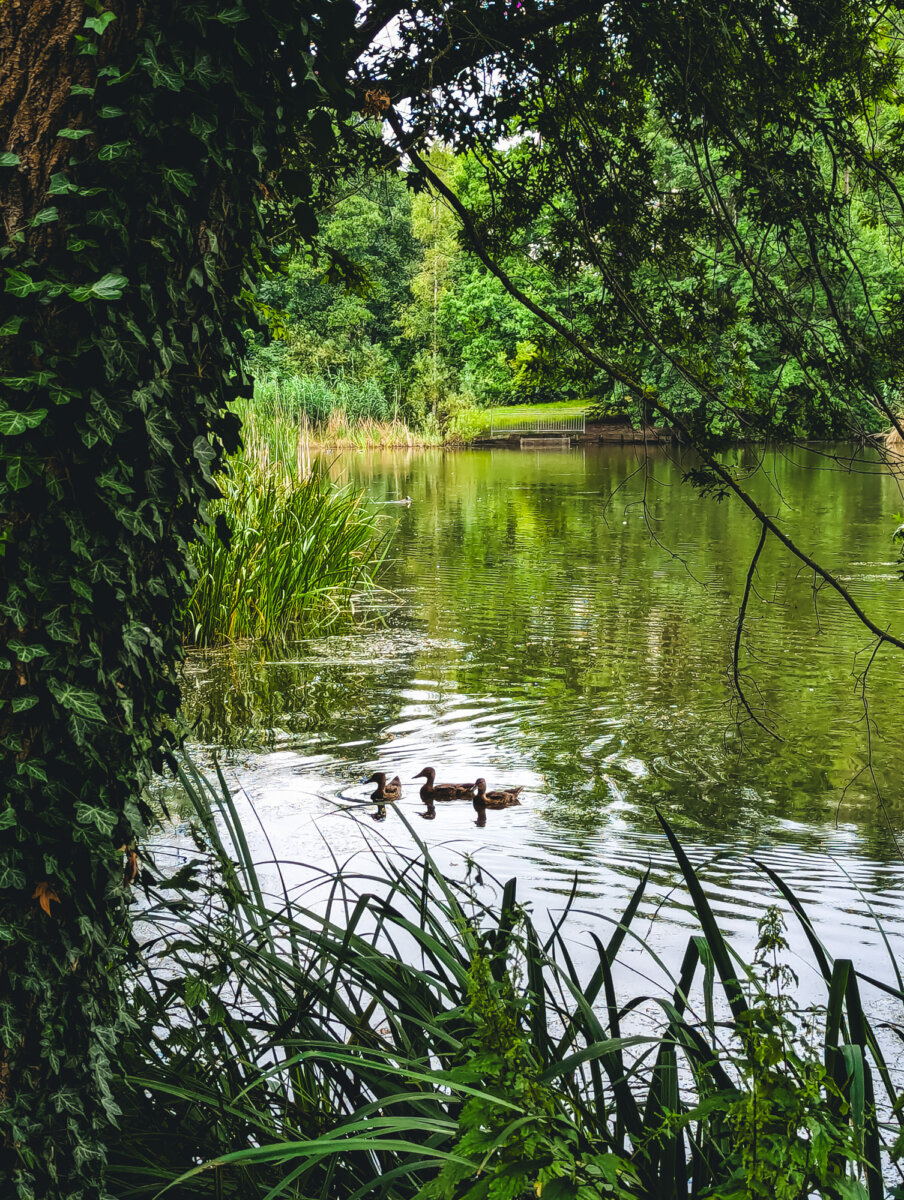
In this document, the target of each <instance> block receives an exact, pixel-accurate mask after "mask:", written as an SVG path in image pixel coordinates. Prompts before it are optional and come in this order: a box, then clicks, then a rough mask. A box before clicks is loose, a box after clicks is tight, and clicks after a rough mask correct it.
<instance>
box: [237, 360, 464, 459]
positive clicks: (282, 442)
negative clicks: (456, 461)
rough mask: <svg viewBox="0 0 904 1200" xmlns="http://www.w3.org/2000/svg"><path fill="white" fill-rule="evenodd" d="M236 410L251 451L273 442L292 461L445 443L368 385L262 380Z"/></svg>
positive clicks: (307, 378) (311, 379) (310, 378)
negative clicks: (322, 452)
mask: <svg viewBox="0 0 904 1200" xmlns="http://www.w3.org/2000/svg"><path fill="white" fill-rule="evenodd" d="M235 411H236V412H237V413H238V414H239V416H240V417H241V419H242V424H243V427H244V429H245V431H246V433H245V441H246V446H249V448H250V446H252V445H253V444H256V445H260V444H264V443H269V444H270V446H271V447H278V448H279V453H280V454H282V455H283V456H285V457H286V460H287V461H292V460H294V459H296V458H298V456H299V453H301V454H302V456H304V455H305V454H307V455H309V454H310V452H311V450H318V449H328V448H336V449H358V450H365V449H377V448H380V447H399V446H436V445H441V444H442V441H443V438H442V435H441V434H440V432H439V429H438V428H432V427H431V428H426V429H422V430H418V431H415V430H413V429H412V428H411V427H410V426H409V425H407V424H406V422H405V421H403V420H402V419H401V418H400V417H399V414H398V411H397V409H396V408H395V407H394V406H393V405H391V404H389V403H388V401H386V400H385V398H384V397H383V394H382V392H380V390H379V388H378V387H377V385H376V384H375V383H374V382H373V381H368V380H364V381H363V382H360V383H359V382H350V381H348V380H345V379H341V378H339V379H335V380H330V379H324V378H322V377H320V376H299V377H296V378H289V379H276V378H274V379H258V380H256V381H255V385H254V397H253V399H250V400H241V401H238V402H237V403H236V405H235ZM300 447H303V448H304V449H301V450H300V449H299V448H300Z"/></svg>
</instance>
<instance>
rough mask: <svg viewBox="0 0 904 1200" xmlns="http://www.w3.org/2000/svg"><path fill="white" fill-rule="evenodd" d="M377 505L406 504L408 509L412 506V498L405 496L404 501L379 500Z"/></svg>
mask: <svg viewBox="0 0 904 1200" xmlns="http://www.w3.org/2000/svg"><path fill="white" fill-rule="evenodd" d="M377 504H404V505H405V506H406V507H407V506H408V505H410V504H411V497H410V496H405V498H404V499H403V500H378V501H377Z"/></svg>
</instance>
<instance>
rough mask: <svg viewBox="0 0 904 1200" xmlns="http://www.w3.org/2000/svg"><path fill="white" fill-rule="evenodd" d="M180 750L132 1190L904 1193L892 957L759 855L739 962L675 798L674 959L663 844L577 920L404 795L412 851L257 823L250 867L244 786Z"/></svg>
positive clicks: (159, 885)
mask: <svg viewBox="0 0 904 1200" xmlns="http://www.w3.org/2000/svg"><path fill="white" fill-rule="evenodd" d="M179 778H180V780H181V783H182V787H183V790H184V803H183V805H182V806H181V808H180V816H181V818H182V819H183V828H188V829H190V830H191V837H192V839H193V841H194V845H195V853H194V854H193V856H192V857H191V858H190V859H189V860H188V861H184V855H180V856H179V858H180V862H181V865H180V866H179V868H178V870H177V871H176V872H175V873H174V874H173V875H171V876H170V877H169V878H161V877H160V872H159V870H156V869H155V870H154V871H153V875H154V876H155V877H156V878H153V879H150V880H149V882H147V883H146V887H147V900H146V903H145V904H144V905H143V908H142V913H141V922H142V930H143V932H142V937H141V946H140V950H139V952H138V953H136V954H135V955H134V956H133V957H132V959H131V960H130V963H131V965H130V967H129V986H128V997H129V1001H128V1003H129V1008H130V1016H131V1018H132V1021H133V1026H132V1033H131V1034H130V1036H129V1037H128V1038H126V1039H125V1040H124V1042H123V1044H122V1045H121V1047H120V1051H119V1053H120V1062H121V1067H122V1072H123V1078H122V1081H121V1082H120V1083H119V1084H118V1088H117V1094H116V1102H117V1104H118V1106H119V1108H120V1109H121V1110H122V1113H121V1117H120V1119H119V1121H118V1124H117V1133H116V1135H115V1137H114V1138H113V1140H112V1144H111V1145H110V1147H109V1155H108V1160H109V1170H110V1176H109V1182H110V1184H111V1186H112V1188H113V1190H114V1191H115V1193H116V1194H117V1195H120V1196H130V1197H132V1198H133V1200H152V1198H153V1197H155V1196H158V1195H160V1194H162V1192H163V1191H164V1190H165V1191H166V1194H167V1195H170V1196H172V1197H173V1200H203V1198H205V1197H210V1200H269V1198H273V1197H276V1196H282V1197H292V1198H295V1200H303V1198H308V1197H313V1196H321V1197H325V1196H337V1197H338V1196H342V1197H348V1198H352V1197H365V1196H368V1195H380V1196H385V1197H391V1198H392V1200H493V1198H497V1197H500V1198H501V1197H503V1196H505V1197H512V1198H515V1197H518V1198H521V1197H526V1196H539V1197H541V1198H542V1197H547V1198H549V1197H552V1198H553V1200H600V1198H603V1197H611V1198H612V1200H663V1198H665V1197H672V1198H673V1200H678V1197H684V1198H686V1200H703V1198H704V1197H714V1196H718V1197H723V1198H725V1200H729V1198H740V1197H744V1198H745V1200H774V1198H775V1197H802V1196H813V1195H818V1196H820V1197H823V1198H824V1200H880V1198H881V1197H884V1196H886V1195H889V1196H890V1195H898V1194H899V1191H898V1190H895V1188H894V1183H893V1179H895V1178H897V1177H898V1176H899V1174H900V1172H899V1170H898V1167H897V1165H896V1164H897V1159H898V1156H899V1153H900V1147H901V1144H902V1132H904V1131H902V1119H901V1106H900V1095H899V1091H898V1089H897V1087H896V1085H895V1081H894V1079H893V1077H892V1074H891V1073H890V1071H889V1066H888V1064H887V1063H886V1060H885V1057H884V1055H883V1050H882V1046H881V1042H880V1039H879V1038H878V1037H877V1034H876V1031H875V1029H874V1028H873V1027H872V1025H871V1024H870V1021H869V1018H868V1017H867V1015H866V1013H865V1011H864V1006H863V1001H862V997H861V987H862V986H864V985H873V984H874V985H875V986H876V987H878V988H880V989H881V991H882V992H883V993H885V994H886V995H887V996H888V997H891V998H893V999H895V1000H897V1001H902V1000H904V990H902V986H901V979H900V975H899V974H898V968H897V965H896V964H895V962H894V959H893V957H892V959H891V962H890V964H889V966H890V975H889V979H890V980H891V982H886V981H884V980H879V981H874V980H871V979H869V978H868V977H866V976H863V975H861V974H860V973H859V972H858V970H857V967H856V964H855V963H854V962H852V961H850V960H847V959H836V960H833V959H832V957H831V956H830V954H829V953H828V951H827V950H826V948H825V947H824V946H823V945H822V943H821V942H820V941H819V939H818V936H817V934H816V932H815V931H814V928H813V926H812V925H811V923H810V921H809V918H808V916H807V913H806V911H805V909H804V908H803V906H802V904H801V903H800V901H799V900H798V898H797V897H796V896H795V894H794V892H793V891H792V889H791V888H790V886H789V885H788V884H787V883H785V881H784V880H783V879H781V878H780V877H779V876H778V875H776V874H775V873H774V872H773V871H772V870H770V869H769V868H766V867H762V868H761V870H763V872H764V874H765V875H766V876H768V879H769V881H770V883H771V885H772V887H773V888H774V893H775V904H774V905H773V906H770V907H769V908H767V909H766V911H765V912H764V914H763V916H762V918H761V920H760V923H759V940H758V944H757V948H756V951H755V953H754V955H753V956H752V961H751V962H749V963H745V962H743V961H741V959H740V958H739V957H738V955H737V954H736V953H734V951H733V949H732V946H731V944H730V942H729V941H727V940H726V938H725V936H724V934H723V932H722V930H721V929H720V926H719V923H718V921H717V919H716V916H715V914H714V911H713V908H712V906H711V904H710V900H709V897H708V894H707V888H706V886H705V883H704V881H703V879H702V877H701V874H700V873H699V872H698V869H696V868H695V867H694V866H693V865H692V864H691V862H690V860H689V858H688V856H687V854H686V853H685V850H684V848H683V846H682V845H681V843H680V841H679V840H678V838H677V837H676V835H675V833H674V832H673V830H672V829H671V827H670V825H669V824H668V822H667V821H665V820H664V819H663V818H662V817H660V821H661V824H662V828H663V832H664V834H665V836H666V838H667V840H668V842H669V844H670V846H671V852H672V855H673V858H674V862H675V865H676V871H677V874H678V876H679V878H681V879H682V880H683V886H684V892H685V895H686V898H687V899H686V900H685V901H683V902H684V903H688V901H689V907H690V909H691V910H692V911H693V913H694V915H695V921H696V926H697V927H696V928H695V929H693V930H692V931H691V932H690V934H689V936H688V938H687V942H686V945H685V947H684V954H683V958H681V961H680V966H679V967H678V968H677V971H676V972H675V974H674V975H673V974H671V973H670V971H669V970H668V968H667V967H666V966H665V964H664V963H663V962H662V961H661V960H660V959H659V957H658V954H657V952H656V950H655V949H654V947H653V945H652V944H650V943H648V942H647V941H646V940H645V935H644V933H642V932H641V930H640V928H638V927H639V926H641V925H643V926H646V925H647V924H648V921H649V912H648V909H649V902H650V901H649V898H648V897H647V889H648V884H649V883H650V875H649V871H648V872H646V873H642V872H641V873H639V874H638V877H637V879H636V881H635V885H634V891H633V894H632V895H631V896H630V899H629V901H628V903H627V905H626V906H625V908H624V911H623V912H620V913H619V912H618V911H616V912H615V913H614V914H613V915H612V916H600V915H598V914H597V916H596V917H594V918H593V919H592V920H591V921H590V924H589V926H588V915H589V914H587V913H586V912H584V911H580V912H575V911H573V909H574V896H572V897H571V898H570V899H567V898H565V899H563V909H562V911H561V912H557V913H556V914H555V915H554V916H552V915H551V916H550V922H551V928H545V927H543V926H541V925H540V924H537V923H535V921H534V918H533V917H532V915H531V912H530V910H529V909H528V908H527V907H526V906H525V905H524V903H523V902H522V901H521V900H520V899H519V896H518V890H517V883H516V881H515V880H514V879H512V880H509V881H508V882H506V883H504V884H502V883H499V882H498V881H491V880H490V879H487V878H483V879H480V877H479V875H476V874H475V873H474V872H473V871H472V870H470V869H469V868H468V864H467V863H466V862H464V861H462V864H461V870H455V869H452V870H449V868H440V866H438V865H437V864H436V863H435V862H434V861H433V859H432V857H431V855H430V853H429V851H428V850H427V848H426V846H425V845H424V844H423V843H421V842H420V841H419V840H418V838H417V836H416V834H415V831H414V830H413V828H412V827H411V824H410V822H409V821H408V820H407V818H406V816H405V812H404V809H401V810H400V811H398V812H394V813H393V819H397V820H398V821H400V822H402V823H403V824H404V826H405V830H406V833H407V835H408V838H407V840H408V841H410V842H411V843H412V844H413V847H414V848H413V850H412V851H411V852H404V851H400V850H399V849H398V848H397V847H395V846H394V845H393V844H392V843H391V842H390V841H388V840H383V841H381V842H378V843H377V844H372V845H371V853H370V854H369V855H368V856H367V857H366V860H364V861H363V862H362V863H361V864H360V865H356V864H355V863H354V862H352V861H351V860H349V861H348V862H346V863H345V865H344V866H342V867H340V866H339V865H338V864H335V863H331V864H329V865H328V866H327V867H326V868H325V869H324V868H323V867H314V866H309V867H306V866H305V864H303V863H296V864H288V865H286V866H281V865H280V864H279V861H278V858H279V856H278V854H277V853H276V849H275V848H273V847H271V848H270V850H269V851H268V852H267V854H266V857H267V860H268V862H267V864H266V865H265V866H264V867H263V874H261V873H259V871H258V867H257V865H256V863H255V860H254V857H253V855H252V851H251V850H250V848H249V842H248V837H247V835H246V832H245V829H244V828H243V822H249V828H250V825H251V824H253V823H254V822H255V821H256V820H258V818H257V814H256V813H255V812H254V810H253V809H252V810H251V811H250V812H247V811H246V810H245V808H243V809H241V810H240V809H239V808H238V807H237V806H236V803H235V800H234V798H233V796H232V795H231V794H230V791H229V788H228V787H227V785H226V782H225V779H224V777H223V775H222V773H220V772H219V770H217V775H216V778H213V777H207V776H205V775H202V774H201V773H200V772H199V771H198V770H197V769H196V768H195V767H194V766H193V765H192V763H191V762H190V761H187V760H186V761H185V763H184V765H183V767H182V768H181V769H180V770H179ZM371 833H372V831H371ZM160 848H161V850H163V851H164V852H165V850H166V847H165V845H164V846H161V847H160ZM161 857H162V856H161ZM299 869H300V870H301V879H299V878H298V872H299ZM286 873H287V874H286ZM478 884H481V885H482V886H480V887H478ZM487 885H489V887H490V890H491V893H492V894H491V898H490V899H487V898H486V897H487ZM786 919H791V920H796V921H797V922H799V924H800V926H801V928H802V930H803V933H804V935H805V937H806V940H807V942H808V943H809V950H810V953H809V955H808V956H807V958H806V960H805V961H804V962H803V963H799V964H798V963H796V964H795V965H797V966H798V967H799V968H800V967H803V968H804V969H806V971H807V972H808V973H809V974H810V975H812V977H813V979H814V980H816V981H818V982H817V984H816V989H817V1000H816V1001H814V1002H813V1003H811V1004H807V1005H802V1004H801V1003H800V1001H799V1000H798V998H797V994H796V983H797V980H796V977H795V976H794V973H793V971H792V970H791V967H790V965H789V962H788V959H789V955H790V952H789V947H788V943H787V940H786V938H785V920H786ZM578 934H580V935H581V937H580V941H581V945H582V950H581V954H580V955H576V951H577V949H578V947H577V941H576V938H577V935H578ZM889 954H890V955H891V950H890V949H889ZM638 955H640V957H641V960H642V961H643V962H644V963H645V964H646V969H645V970H644V971H643V972H642V975H643V982H642V984H641V988H642V992H641V994H637V995H633V996H631V995H629V994H626V988H627V987H628V986H630V984H629V983H628V982H627V981H629V980H631V979H632V978H634V972H636V959H637V956H638ZM625 958H627V959H628V961H627V962H625V961H623V960H624V959H625ZM632 962H633V963H634V964H635V965H634V967H633V970H632ZM657 980H659V981H658V982H657ZM886 1185H888V1186H889V1187H891V1189H892V1190H891V1191H889V1190H887V1186H886Z"/></svg>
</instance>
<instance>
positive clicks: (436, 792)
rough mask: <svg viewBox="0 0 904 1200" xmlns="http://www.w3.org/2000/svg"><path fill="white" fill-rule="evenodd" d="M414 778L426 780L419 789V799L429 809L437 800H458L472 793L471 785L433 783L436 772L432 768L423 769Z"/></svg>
mask: <svg viewBox="0 0 904 1200" xmlns="http://www.w3.org/2000/svg"><path fill="white" fill-rule="evenodd" d="M414 778H415V779H426V780H427V782H426V783H425V784H424V785H423V786H422V788H421V799H422V800H423V802H424V803H425V804H426V805H429V806H430V807H432V806H433V805H434V804H435V803H436V801H437V800H459V799H461V798H462V797H463V796H467V795H469V794H470V793H471V792H473V791H474V784H473V783H434V782H433V781H434V779H436V771H435V770H434V769H433V767H424V769H423V771H418V773H417V775H415V777H414Z"/></svg>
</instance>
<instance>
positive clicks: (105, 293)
mask: <svg viewBox="0 0 904 1200" xmlns="http://www.w3.org/2000/svg"><path fill="white" fill-rule="evenodd" d="M128 282H129V281H128V279H127V278H126V276H125V275H104V277H103V278H102V279H98V281H97V283H92V284H91V295H92V296H95V297H96V298H97V299H98V300H118V299H119V297H120V296H121V295H122V292H123V288H124V287H126V286H127V284H128Z"/></svg>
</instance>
